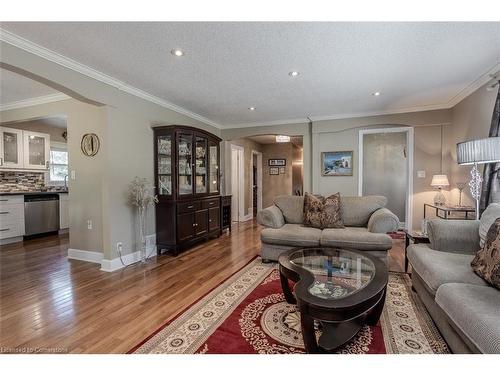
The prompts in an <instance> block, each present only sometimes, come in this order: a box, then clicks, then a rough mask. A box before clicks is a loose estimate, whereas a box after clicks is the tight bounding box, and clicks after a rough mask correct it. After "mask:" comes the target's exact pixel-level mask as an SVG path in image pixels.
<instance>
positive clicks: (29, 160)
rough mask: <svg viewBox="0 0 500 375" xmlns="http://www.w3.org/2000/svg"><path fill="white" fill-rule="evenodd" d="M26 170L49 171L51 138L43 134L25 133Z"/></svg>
mask: <svg viewBox="0 0 500 375" xmlns="http://www.w3.org/2000/svg"><path fill="white" fill-rule="evenodd" d="M23 138H24V168H27V169H48V167H49V150H50V136H49V135H47V134H42V133H35V132H28V131H25V132H23Z"/></svg>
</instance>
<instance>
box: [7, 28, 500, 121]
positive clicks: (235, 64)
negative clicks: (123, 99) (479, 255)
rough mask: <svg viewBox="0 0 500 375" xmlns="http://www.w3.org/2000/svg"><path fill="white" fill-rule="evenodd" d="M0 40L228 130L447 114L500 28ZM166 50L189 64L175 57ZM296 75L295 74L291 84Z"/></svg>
mask: <svg viewBox="0 0 500 375" xmlns="http://www.w3.org/2000/svg"><path fill="white" fill-rule="evenodd" d="M2 28H4V29H6V30H8V31H10V32H12V33H15V34H17V35H19V36H21V37H24V38H26V39H28V40H30V41H32V42H34V43H37V44H39V45H42V46H44V47H46V48H48V49H50V50H52V51H55V52H57V53H59V54H61V55H63V56H66V57H69V58H71V59H74V60H76V61H78V62H80V63H82V64H85V65H87V66H89V67H91V68H93V69H96V70H98V71H100V72H102V73H105V74H107V75H109V76H112V77H114V78H116V79H119V80H121V81H124V82H126V83H128V84H129V85H131V86H134V87H136V88H138V89H141V90H143V91H145V92H147V93H149V94H152V95H154V96H157V97H159V98H161V99H163V100H166V101H169V102H171V103H174V104H175V105H177V106H180V107H183V108H184V109H186V110H188V111H191V112H194V113H196V114H198V115H201V116H204V117H206V118H208V119H210V120H212V121H214V122H216V123H218V124H221V125H222V126H229V127H232V126H233V125H238V124H248V123H262V122H273V121H279V120H288V119H304V118H305V117H307V116H310V117H312V118H316V119H318V118H324V117H343V116H350V115H361V114H372V113H387V112H404V111H411V110H417V109H426V108H427V109H431V108H438V107H447V106H449V105H450V103H452V102H453V101H454V100H456V98H457V96H458V97H460V95H461V93H462V94H463V93H464V92H465V91H466V90H467V88H468V87H470V86H471V85H472V84H473V83H474V82H476V81H477V80H478V79H479V78H480V77H481V76H484V74H485V73H487V72H489V71H491V70H492V69H493V68H494V67H495V66H496V65H497V64H499V63H500V23H472V22H467V23H313V22H300V23H289V22H286V23H280V22H272V23H262V22H259V23H255V22H251V23H234V22H228V23H220V22H213V23H210V22H199V23H187V22H183V23H174V22H159V23H109V22H107V23H73V22H69V23H68V22H65V23H57V22H51V23H32V22H19V23H9V22H7V23H2ZM173 48H181V49H183V50H184V51H185V56H183V57H181V58H176V57H174V56H172V54H171V53H170V51H171V49H173ZM292 70H298V71H299V72H300V73H301V74H300V75H299V76H298V77H296V78H292V77H290V76H289V75H288V72H290V71H292ZM375 91H381V92H382V95H380V96H378V97H374V96H372V95H371V93H372V92H375ZM251 106H252V107H256V110H255V111H249V110H248V109H247V108H248V107H251Z"/></svg>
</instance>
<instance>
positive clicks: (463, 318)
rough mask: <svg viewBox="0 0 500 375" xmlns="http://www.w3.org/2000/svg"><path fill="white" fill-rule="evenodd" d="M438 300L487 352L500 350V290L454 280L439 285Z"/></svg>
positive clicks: (468, 335)
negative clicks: (499, 319)
mask: <svg viewBox="0 0 500 375" xmlns="http://www.w3.org/2000/svg"><path fill="white" fill-rule="evenodd" d="M436 303H437V304H438V306H439V307H441V309H443V311H444V312H445V314H446V315H447V316H448V317H449V319H450V320H451V321H452V322H453V323H454V324H455V326H457V327H458V328H459V329H460V330H461V331H462V332H463V334H465V336H466V337H467V338H468V339H469V340H470V341H471V342H472V343H473V344H474V345H475V346H476V347H477V348H478V349H479V350H480V351H481V352H483V353H497V354H498V353H500V324H498V318H499V312H500V291H499V290H497V289H495V288H492V287H490V286H479V285H471V284H461V283H450V284H444V285H441V286H440V287H439V289H438V290H437V293H436Z"/></svg>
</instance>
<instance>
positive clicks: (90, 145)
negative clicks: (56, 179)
mask: <svg viewBox="0 0 500 375" xmlns="http://www.w3.org/2000/svg"><path fill="white" fill-rule="evenodd" d="M99 146H100V142H99V137H98V136H97V135H96V134H94V133H88V134H85V135H84V136H83V137H82V144H81V147H82V152H83V154H84V155H86V156H95V155H96V154H97V152H98V151H99Z"/></svg>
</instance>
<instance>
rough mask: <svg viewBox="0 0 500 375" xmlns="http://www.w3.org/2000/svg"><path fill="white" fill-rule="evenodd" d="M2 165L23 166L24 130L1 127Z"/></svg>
mask: <svg viewBox="0 0 500 375" xmlns="http://www.w3.org/2000/svg"><path fill="white" fill-rule="evenodd" d="M0 136H1V140H0V167H1V168H23V166H24V160H23V131H22V130H19V129H11V128H1V127H0Z"/></svg>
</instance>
